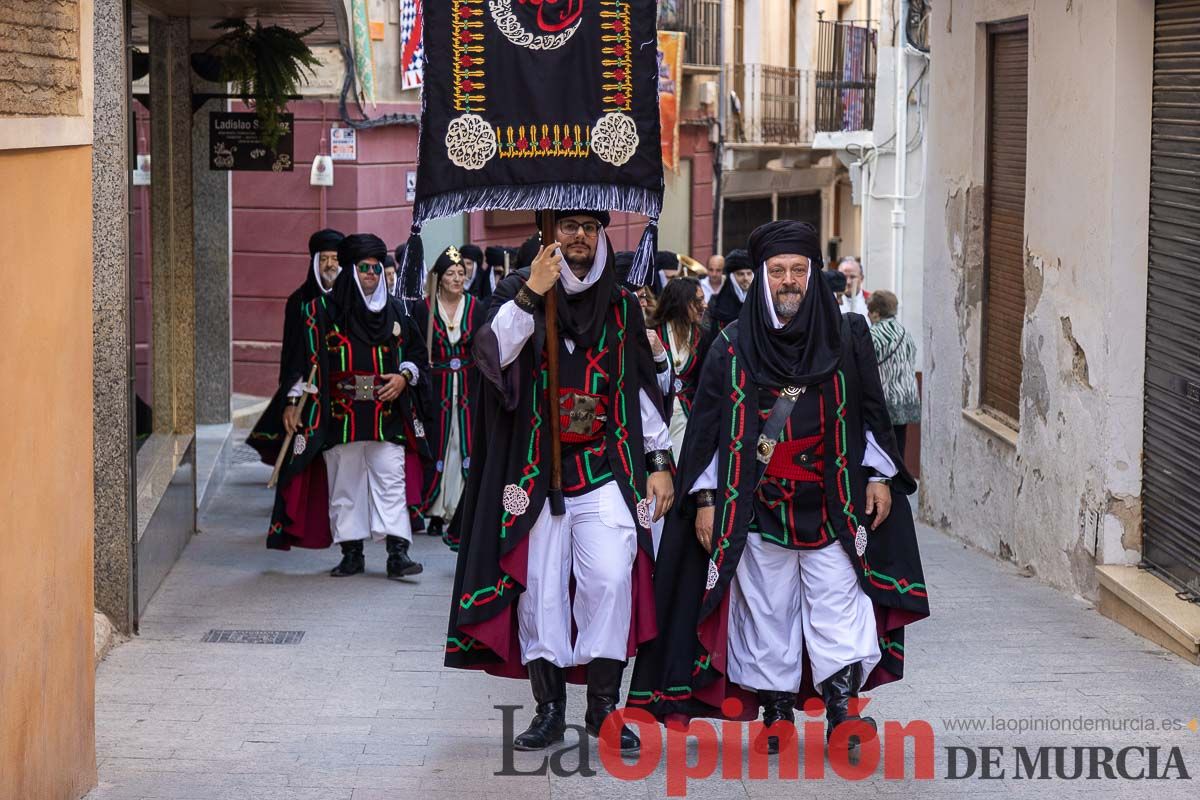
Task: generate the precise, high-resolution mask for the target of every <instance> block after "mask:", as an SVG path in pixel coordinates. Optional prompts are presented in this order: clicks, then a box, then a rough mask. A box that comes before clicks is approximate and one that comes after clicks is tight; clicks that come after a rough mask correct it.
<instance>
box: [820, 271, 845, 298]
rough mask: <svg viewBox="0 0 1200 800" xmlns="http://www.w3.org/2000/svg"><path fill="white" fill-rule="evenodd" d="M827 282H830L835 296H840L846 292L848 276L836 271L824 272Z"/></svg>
mask: <svg viewBox="0 0 1200 800" xmlns="http://www.w3.org/2000/svg"><path fill="white" fill-rule="evenodd" d="M823 272H824V274H825V278H826V280H828V281H829V288H830V289H833V293H834V294H839V293H841V292H844V291H846V276H845V275H843V274H842V273H841V272H839V271H838V270H836V269H827V270H823Z"/></svg>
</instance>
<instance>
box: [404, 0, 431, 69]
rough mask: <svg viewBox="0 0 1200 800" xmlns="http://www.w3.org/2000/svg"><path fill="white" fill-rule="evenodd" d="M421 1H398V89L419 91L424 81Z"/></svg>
mask: <svg viewBox="0 0 1200 800" xmlns="http://www.w3.org/2000/svg"><path fill="white" fill-rule="evenodd" d="M422 2H423V0H400V70H401V73H400V87H401V88H402V89H419V88H420V87H421V84H422V83H424V81H425V45H424V43H423V42H422V35H423V32H424V31H423V28H424V27H425V25H424V23H425V19H424V12H423V10H422V9H421V5H422Z"/></svg>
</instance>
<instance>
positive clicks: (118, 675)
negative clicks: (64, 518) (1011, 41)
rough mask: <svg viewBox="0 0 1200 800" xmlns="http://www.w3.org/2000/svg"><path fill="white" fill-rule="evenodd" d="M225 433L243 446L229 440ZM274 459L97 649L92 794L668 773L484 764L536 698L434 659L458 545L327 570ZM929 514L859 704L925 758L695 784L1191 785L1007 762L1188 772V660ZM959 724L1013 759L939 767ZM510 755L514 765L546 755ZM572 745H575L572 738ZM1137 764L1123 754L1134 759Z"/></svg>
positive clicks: (1095, 788)
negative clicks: (901, 732)
mask: <svg viewBox="0 0 1200 800" xmlns="http://www.w3.org/2000/svg"><path fill="white" fill-rule="evenodd" d="M235 455H237V456H243V455H244V453H243V452H242V449H241V448H239V449H238V450H236V451H235ZM267 474H268V472H267V470H266V468H265V467H262V466H261V465H258V464H252V463H242V464H239V465H236V466H233V467H231V469H230V470H229V477H228V478H227V480H226V483H225V485H224V486H223V488H222V489H221V494H220V495H219V496H218V497H217V500H216V501H215V502H214V503H213V504H212V506H211V508H210V510H209V512H208V513H207V514H206V515H205V516H204V517H203V518H202V520H201V525H200V529H201V533H200V534H199V535H198V536H196V537H195V539H193V541H192V542H191V544H190V545H189V546H188V548H187V550H186V552H185V553H184V554H183V557H182V558H181V559H180V561H179V562H178V563H177V564H176V565H175V567H174V570H173V571H172V572H171V574H170V575H169V577H168V578H167V580H166V582H165V583H164V584H163V586H162V589H161V590H160V591H159V592H158V595H157V596H156V597H155V598H154V600H153V602H152V603H151V606H150V609H149V611H148V613H147V614H146V616H145V618H144V621H143V624H142V632H141V635H140V636H139V637H137V638H135V639H134V640H132V641H129V642H126V643H124V644H121V645H119V646H118V647H117V648H116V649H115V650H114V651H113V652H112V653H110V655H109V656H108V658H107V660H106V661H105V662H104V663H103V664H101V665H100V667H99V670H98V674H97V687H96V701H97V702H96V731H97V750H98V752H97V758H98V761H99V785H98V787H97V788H96V789H95V790H93V791H92V792H91V793H90V794H89V795H88V798H90V800H140V799H141V798H160V799H161V800H167V798H171V799H172V800H384V799H385V798H387V799H388V800H391V798H405V797H414V798H415V797H420V798H432V799H433V800H439V799H440V798H451V797H454V798H460V797H472V796H475V797H478V796H484V795H486V796H489V797H504V798H515V799H521V798H548V797H552V798H570V797H581V798H582V797H606V798H607V797H613V798H617V797H621V798H624V797H646V798H656V797H662V796H664V795H665V793H666V788H665V777H664V771H663V769H662V768H661V767H660V768H659V770H658V771H657V772H656V773H655V774H654V775H652V776H651V777H650V778H649V779H647V780H645V781H640V782H624V781H620V780H617V779H615V778H612V777H611V776H609V775H608V774H607V773H605V772H604V771H603V769H602V768H601V766H600V764H599V760H598V758H597V757H596V753H595V746H594V745H592V761H591V764H592V767H593V768H596V769H597V770H599V774H598V775H597V776H595V777H590V778H584V777H579V776H573V777H565V778H564V777H556V776H554V775H545V776H527V777H496V776H494V774H493V773H495V772H497V771H499V770H500V769H501V764H502V720H501V714H500V712H499V711H497V710H496V709H495V708H493V706H496V705H500V704H524V705H527V706H528V705H529V695H528V689H527V687H526V686H525V685H524V684H523V683H519V682H516V681H508V680H503V679H499V678H492V677H488V676H484V675H476V674H468V673H463V672H456V671H449V670H446V669H444V668H443V667H442V641H443V639H444V635H445V625H446V613H447V602H448V595H449V592H450V586H451V580H452V576H453V569H454V556H453V554H451V553H450V552H449V551H448V550H446V549H445V547H444V546H443V545H442V544H441V543H440V542H439V541H436V540H433V539H431V538H427V537H421V538H420V539H419V540H418V541H417V543H416V546H415V548H414V551H415V556H416V558H417V559H418V560H420V561H422V562H424V565H425V572H424V574H423V575H422V576H420V580H419V582H414V583H409V584H402V583H395V582H389V581H387V580H385V579H384V577H383V562H384V557H385V556H384V551H383V546H382V544H380V545H372V546H369V547H368V549H367V555H368V574H367V575H365V576H362V577H354V578H348V579H343V580H333V579H331V578H329V577H328V576H327V574H326V573H327V571H328V569H329V568H330V567H331V566H332V565H333V564H334V563H335V562H336V555H335V554H334V552H333V551H330V552H317V553H313V552H304V551H294V552H292V553H277V552H269V551H267V550H266V549H264V547H263V530H264V528H265V526H266V520H267V516H268V513H269V510H270V504H271V495H270V493H269V492H268V491H267V490H266V489H265V488H264V484H265V481H266V477H267ZM921 535H922V548H923V556H924V561H925V566H926V570H927V574H926V577H927V579H928V582H929V584H930V586H931V587H932V588H931V597H932V601H933V609H934V613H933V617H932V618H931V619H930V620H928V621H926V622H923V623H921V624H919V625H917V626H915V627H914V628H912V629H911V638H910V640H909V642H908V643H907V644H908V647H907V653H906V655H907V664H908V669H909V671H910V672H909V676H908V678H907V679H906V680H905V681H903V682H902V683H900V684H896V685H893V686H891V687H885V688H884V689H882V690H880V691H878V692H876V693H875V695H874V701H873V705H872V711H873V712H874V714H875V716H876V717H877V718H879V719H880V720H881V722H882V720H883V719H885V718H886V719H896V720H900V721H909V720H917V719H924V720H927V721H928V722H929V723H930V725H931V726H932V728H933V731H934V733H935V736H936V750H935V752H936V765H935V775H936V779H935V780H932V781H930V780H926V781H918V782H913V781H910V780H904V781H897V780H885V779H884V778H883V776H882V769H880V770H879V771H878V773H877V774H876V776H874V777H872V778H870V779H868V780H866V781H863V782H861V783H860V782H851V781H846V780H843V779H842V778H839V777H836V776H829V777H827V778H826V779H825V780H824V781H823V782H821V783H819V784H817V785H803V784H798V783H796V782H792V781H778V780H770V781H762V780H749V779H746V780H737V779H732V780H721V779H720V778H719V777H716V776H714V777H713V778H710V779H708V780H704V781H694V782H692V783H691V784H690V785H689V792H688V796H689V797H698V798H739V797H784V796H787V797H792V796H795V797H800V796H809V797H817V796H820V797H822V798H828V797H842V796H855V797H858V796H875V795H881V796H896V797H899V796H901V795H910V794H912V793H919V794H920V795H921V796H925V797H928V796H936V797H953V798H960V797H975V796H980V797H1010V796H1016V797H1026V796H1039V797H1041V796H1045V797H1051V796H1054V797H1063V796H1066V797H1076V796H1077V797H1083V796H1099V795H1100V793H1102V792H1103V793H1105V794H1106V795H1107V796H1111V797H1151V796H1153V797H1155V798H1167V797H1181V798H1182V797H1195V796H1196V789H1195V784H1194V782H1193V781H1190V780H1166V781H1145V780H1082V779H1081V780H1058V779H1051V780H1038V781H1030V780H1013V779H1012V774H1013V768H1014V765H1015V763H1016V761H1015V759H1014V757H1013V750H1014V748H1015V747H1016V746H1018V745H1025V746H1028V747H1034V746H1037V745H1065V746H1097V747H1100V746H1105V747H1111V748H1113V749H1114V750H1116V749H1119V748H1121V747H1126V746H1147V745H1162V746H1163V747H1164V750H1163V751H1162V752H1161V754H1160V756H1159V764H1158V769H1159V770H1161V769H1162V768H1163V766H1164V764H1165V762H1166V760H1167V752H1168V750H1169V748H1170V747H1172V746H1178V747H1180V748H1181V750H1180V753H1181V754H1182V758H1183V760H1184V763H1185V765H1186V769H1187V770H1188V774H1190V775H1192V776H1193V777H1195V773H1196V772H1198V771H1200V733H1198V732H1196V731H1194V730H1190V729H1188V728H1187V727H1186V723H1187V722H1188V721H1190V720H1193V719H1194V718H1196V717H1198V716H1200V671H1198V670H1197V669H1196V668H1195V667H1194V666H1191V665H1189V664H1187V663H1185V662H1184V661H1182V660H1181V659H1178V658H1176V657H1175V656H1173V655H1171V654H1168V653H1166V652H1165V651H1163V650H1161V649H1160V648H1158V647H1156V646H1155V645H1153V644H1151V643H1149V642H1147V641H1146V640H1143V639H1141V638H1138V637H1137V636H1135V635H1134V634H1132V633H1130V632H1129V631H1128V630H1126V629H1124V628H1122V627H1120V626H1119V625H1117V624H1116V623H1114V622H1111V621H1109V620H1107V619H1105V618H1103V617H1101V616H1100V615H1099V614H1098V613H1097V612H1096V611H1094V610H1093V609H1092V608H1091V607H1090V606H1089V605H1088V604H1086V603H1084V602H1082V601H1079V600H1075V599H1072V598H1070V597H1069V596H1067V595H1066V594H1064V593H1062V592H1060V591H1058V590H1055V589H1052V588H1049V587H1047V586H1045V585H1043V584H1041V583H1039V582H1038V581H1037V580H1035V579H1031V578H1027V577H1024V576H1022V575H1021V574H1020V573H1019V572H1018V571H1017V570H1016V568H1014V567H1012V566H1011V565H1008V564H1002V563H999V562H997V561H995V560H993V559H991V558H990V557H988V556H986V555H982V554H980V553H978V552H975V551H973V550H970V549H967V548H965V547H964V546H963V545H962V544H961V543H959V542H957V541H954V540H952V539H949V538H947V537H945V536H943V535H941V534H939V533H936V532H933V531H931V530H929V529H923V530H922V532H921ZM212 630H253V631H298V632H303V636H302V638H301V639H300V640H299V641H297V642H295V643H292V644H232V643H223V642H215V643H206V642H204V641H202V639H203V638H204V637H205V635H206V634H208V633H209V631H212ZM293 638H294V637H293ZM568 714H569V716H568V721H570V722H576V723H578V722H580V721H581V720H582V716H583V691H582V689H580V688H575V689H572V690H571V693H570V708H569V712H568ZM527 717H528V712H527V711H525V710H522V711H519V712H518V713H517V724H518V725H519V726H522V727H523V726H524V724H525V723H526V722H527V721H528V720H527ZM993 718H1005V719H1008V718H1012V719H1013V721H1012V722H1011V723H1006V724H1013V725H1015V724H1018V722H1019V721H1020V720H1043V721H1045V720H1058V719H1065V720H1071V719H1075V718H1086V719H1097V720H1109V721H1111V722H1110V724H1117V725H1119V724H1122V723H1121V720H1126V719H1128V720H1136V721H1141V720H1146V719H1152V720H1155V721H1156V724H1160V723H1161V720H1162V719H1165V718H1170V719H1178V720H1180V721H1182V723H1183V724H1184V725H1185V727H1183V729H1182V730H1176V731H1171V732H1147V731H1137V730H1132V731H1130V730H1127V731H1124V732H1121V731H1111V730H1110V731H1099V732H1071V731H1067V732H1037V733H1033V732H1025V733H1018V732H1015V731H1010V732H1005V731H992V730H986V731H982V732H971V733H966V732H963V731H961V730H951V729H950V726H953V725H956V724H962V723H963V721H967V720H981V721H983V722H981V723H978V724H987V725H991V724H993V723H992V720H993ZM1043 724H1044V723H1043ZM1130 724H1134V723H1130ZM1141 724H1143V725H1144V723H1141ZM1193 727H1194V724H1193ZM571 737H572V734H570V733H568V741H570V740H571ZM967 745H970V746H973V747H974V748H976V752H977V753H978V748H979V747H981V746H989V745H992V746H1003V747H1004V748H1005V754H1004V755H1003V756H1002V757H1001V759H1000V765H1001V767H1002V768H1004V769H1006V771H1007V776H1008V777H1007V778H1006V779H1004V780H980V779H979V778H978V770H977V772H976V775H975V777H972V778H969V779H964V780H946V777H945V776H946V770H947V764H946V760H947V755H946V748H948V747H954V746H967ZM522 756H523V757H520V758H518V759H517V761H516V766H517V768H518V769H522V770H530V769H532V768H533V766H535V765H536V764H537V763H538V762H539V761H540V757H535V756H533V755H532V754H522ZM692 758H693V759H694V758H695V754H694V752H693V755H692ZM566 761H567V763H568V764H572V763H574V756H573V755H572V756H569V757H568V758H567V760H566ZM1146 764H1147V758H1146V757H1145V756H1143V755H1136V754H1135V755H1134V756H1131V758H1130V771H1132V772H1137V771H1139V770H1141V769H1144V768H1146ZM959 768H960V769H961V762H960V764H959ZM1068 769H1070V767H1069V766H1068ZM1051 771H1052V772H1053V767H1052V768H1051ZM773 773H774V770H773ZM906 774H907V775H909V776H911V774H912V768H911V764H910V766H909V767H908V769H907V773H906ZM718 775H719V773H718ZM805 783H808V782H805Z"/></svg>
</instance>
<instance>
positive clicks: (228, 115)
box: [208, 111, 295, 172]
mask: <svg viewBox="0 0 1200 800" xmlns="http://www.w3.org/2000/svg"><path fill="white" fill-rule="evenodd" d="M293 123H294V117H293V116H292V115H291V114H280V115H279V125H280V127H281V128H282V129H283V131H284V133H283V136H281V137H280V139H279V146H278V147H277V148H276V149H274V150H271V149H270V148H268V147H267V146H266V145H265V144H263V143H262V138H261V136H260V134H259V127H258V125H259V121H258V115H257V114H255V113H254V112H252V111H251V112H242V111H212V112H209V115H208V168H209V169H210V170H217V171H228V170H234V171H238V172H242V171H249V172H267V171H270V172H291V171H292V167H293V164H292V158H293V150H294V147H295V126H294V124H293Z"/></svg>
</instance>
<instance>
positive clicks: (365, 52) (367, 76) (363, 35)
mask: <svg viewBox="0 0 1200 800" xmlns="http://www.w3.org/2000/svg"><path fill="white" fill-rule="evenodd" d="M350 21H351V22H350V24H351V27H352V28H353V30H351V32H350V37H351V39H353V46H354V72H355V74H356V75H357V76H358V89H359V91H360V92H361V93H362V98H363V100H366V101H367V102H368V103H370V104H371V105H372V106H374V105H375V58H374V53H372V51H371V15H370V14H369V13H368V12H367V0H350Z"/></svg>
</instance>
